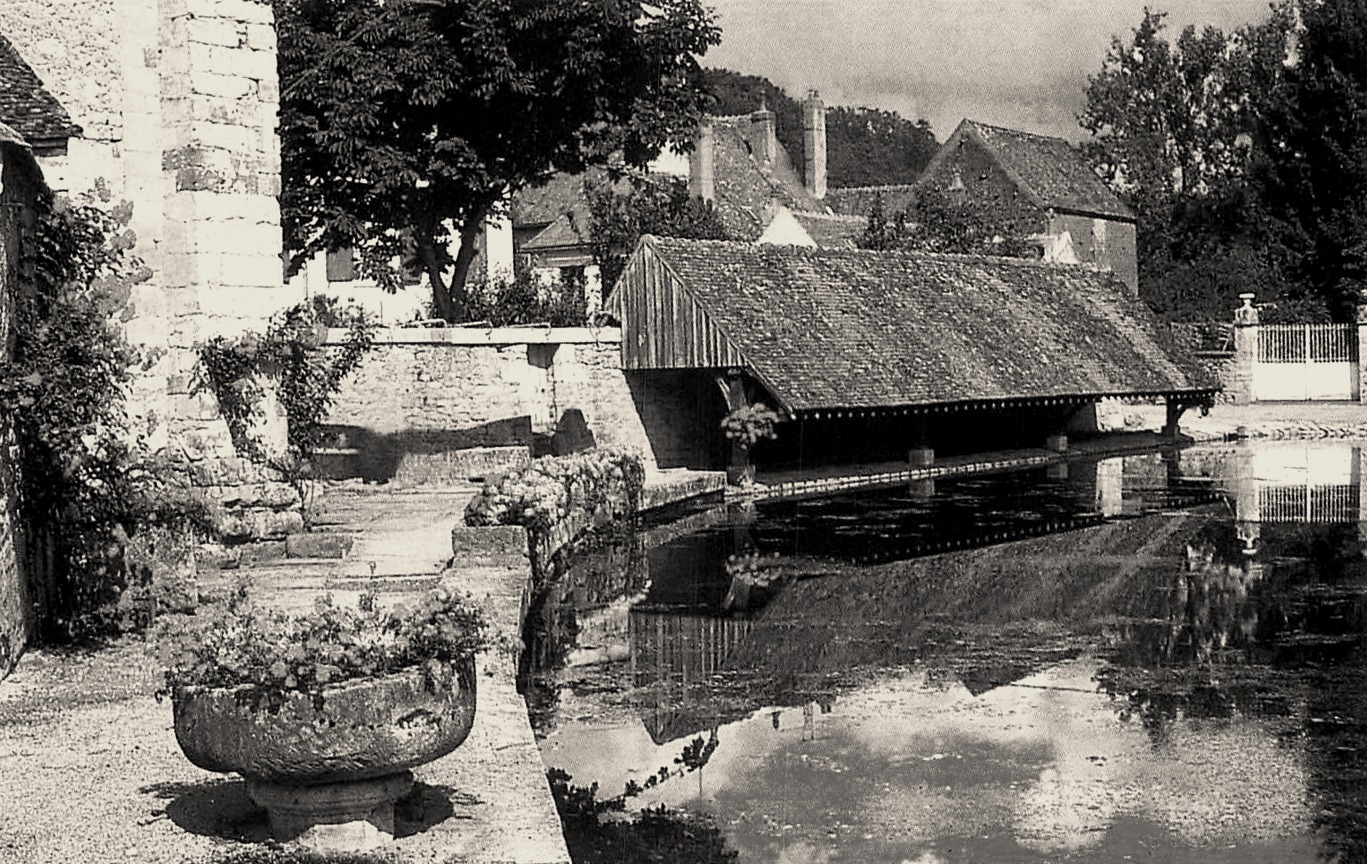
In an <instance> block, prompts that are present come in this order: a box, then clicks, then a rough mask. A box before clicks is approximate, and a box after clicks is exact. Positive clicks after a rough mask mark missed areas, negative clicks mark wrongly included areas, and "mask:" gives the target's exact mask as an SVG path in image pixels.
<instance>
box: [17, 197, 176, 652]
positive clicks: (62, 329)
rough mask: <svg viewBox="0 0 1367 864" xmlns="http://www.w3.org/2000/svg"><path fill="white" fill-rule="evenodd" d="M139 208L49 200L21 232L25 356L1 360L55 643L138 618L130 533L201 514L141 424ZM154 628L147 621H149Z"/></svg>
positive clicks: (34, 558) (91, 200) (92, 200)
mask: <svg viewBox="0 0 1367 864" xmlns="http://www.w3.org/2000/svg"><path fill="white" fill-rule="evenodd" d="M131 217H132V207H131V206H130V205H128V204H127V203H123V204H118V205H111V203H110V198H109V194H108V191H107V189H105V188H104V187H103V186H100V187H97V189H96V191H95V192H94V193H92V194H87V195H84V196H82V197H79V198H76V199H73V200H68V199H65V198H55V197H53V196H51V195H50V194H43V195H42V196H40V198H39V200H38V201H37V203H36V213H35V218H34V219H33V220H32V223H31V225H29V226H28V227H26V228H25V229H24V230H23V232H22V236H21V244H20V257H19V262H18V273H17V276H18V284H19V286H20V290H19V291H18V292H17V296H16V297H15V318H14V324H15V326H14V336H15V345H14V352H13V355H12V357H11V359H9V360H5V361H0V411H3V412H4V413H5V414H6V415H7V416H9V417H12V418H14V420H13V422H14V429H15V434H16V436H17V439H18V445H19V453H20V464H19V473H20V477H21V481H20V499H21V500H20V502H19V505H20V512H21V513H22V514H23V519H24V523H25V529H26V531H25V533H26V535H27V538H28V546H29V552H30V556H29V557H30V562H31V565H32V566H31V567H30V570H37V572H38V575H39V580H38V581H39V584H41V585H44V586H45V587H46V593H47V595H48V596H46V597H44V598H43V599H44V600H45V602H44V603H43V604H42V605H43V611H44V616H43V622H42V623H43V625H44V631H45V635H46V636H47V637H48V638H56V639H77V638H83V637H87V636H92V635H97V634H100V633H103V632H106V631H108V630H109V629H111V628H123V627H127V626H131V625H132V624H134V623H137V622H136V621H134V620H133V619H134V618H139V617H140V616H139V615H135V614H134V613H133V610H130V609H129V608H128V606H127V603H126V602H125V603H122V605H121V600H124V599H125V595H126V594H127V589H129V588H131V587H135V586H134V585H133V584H132V583H133V582H135V581H136V580H137V578H138V577H137V573H136V572H135V571H136V568H132V567H130V566H129V563H128V561H127V560H126V557H125V552H126V550H127V548H128V540H129V538H130V537H131V536H132V535H134V534H136V533H137V532H138V531H139V530H141V529H143V528H145V527H147V526H150V525H155V524H166V523H177V524H179V523H186V522H189V523H194V522H197V521H198V520H199V519H200V517H201V516H202V512H201V511H200V510H199V509H198V508H197V507H196V506H195V505H194V504H193V503H192V502H191V501H190V499H189V497H188V490H186V489H184V488H183V487H181V486H179V485H178V484H177V483H176V482H175V481H174V480H173V479H171V478H172V476H173V474H172V472H170V471H167V470H165V468H166V466H164V465H161V464H159V463H157V462H155V461H154V460H152V459H151V458H149V457H148V455H147V453H146V451H145V448H144V447H143V446H142V441H141V438H140V437H139V436H138V435H137V434H135V432H134V431H133V430H132V429H131V428H130V423H129V416H128V411H127V405H126V402H125V393H126V390H127V387H128V385H129V383H130V381H131V379H132V375H133V371H134V369H135V368H136V366H137V365H138V364H144V365H149V366H150V364H151V363H152V362H154V361H155V359H156V357H155V356H153V355H150V354H143V355H140V354H139V353H138V352H136V351H134V350H133V349H132V348H131V347H130V346H129V345H128V343H127V342H126V341H125V340H124V338H123V336H122V334H121V332H120V329H119V327H118V320H119V319H120V318H123V317H126V316H127V315H129V314H131V308H130V306H129V302H128V301H129V296H130V293H131V290H132V288H133V286H134V285H136V284H137V283H139V282H142V281H145V280H146V279H148V278H149V277H150V276H151V272H150V271H149V270H148V269H147V268H146V267H145V266H144V265H143V263H142V262H141V261H140V260H139V259H138V258H137V256H136V255H135V254H134V253H133V246H134V243H135V237H134V235H133V232H132V231H130V230H129V228H128V222H129V220H130V218H131ZM142 623H145V621H143V622H142Z"/></svg>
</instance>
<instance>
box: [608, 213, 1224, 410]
mask: <svg viewBox="0 0 1367 864" xmlns="http://www.w3.org/2000/svg"><path fill="white" fill-rule="evenodd" d="M648 245H649V246H650V247H651V248H652V249H653V250H654V254H656V255H658V256H659V258H660V259H661V260H662V261H663V262H664V263H665V265H666V266H667V267H668V268H669V269H670V270H671V271H672V272H673V273H675V274H676V275H677V276H678V278H679V280H680V281H681V282H682V286H683V288H684V290H686V291H687V292H689V293H690V294H691V295H692V296H693V297H695V298H696V299H697V301H698V302H699V303H700V304H701V305H702V307H703V308H704V310H705V311H706V313H707V314H708V316H709V318H710V319H711V321H713V322H714V324H715V326H716V327H717V328H718V329H719V330H721V331H722V332H723V333H724V334H725V336H726V337H727V338H728V339H729V340H730V341H731V342H732V344H733V345H734V346H735V348H736V349H737V350H738V351H739V353H740V354H741V355H743V356H744V357H745V358H746V360H747V362H748V365H749V366H750V368H751V369H752V371H753V372H754V374H755V375H756V377H757V378H758V379H759V380H760V381H761V382H763V383H764V384H765V385H766V386H767V387H768V388H769V389H770V390H771V391H772V392H773V395H774V397H775V398H777V399H778V400H779V401H780V402H781V403H782V404H783V405H784V406H785V407H786V408H788V409H789V410H793V411H801V410H812V409H826V408H859V407H885V406H899V405H924V404H935V403H947V402H962V401H972V400H990V399H1020V398H1033V397H1047V396H1104V395H1122V394H1136V393H1172V392H1189V391H1190V392H1198V391H1205V390H1212V389H1215V388H1216V387H1217V386H1218V385H1217V384H1215V382H1214V381H1212V380H1211V379H1210V378H1209V377H1208V376H1207V374H1206V373H1205V372H1204V371H1203V370H1202V368H1201V367H1200V366H1199V365H1198V364H1196V363H1195V362H1194V361H1193V360H1192V359H1191V357H1190V355H1188V354H1186V353H1185V352H1184V351H1183V350H1182V349H1181V348H1180V347H1178V346H1176V345H1175V344H1174V343H1173V342H1172V340H1171V337H1170V336H1169V335H1168V334H1167V331H1166V329H1165V328H1163V327H1161V326H1160V325H1159V324H1158V322H1157V321H1156V320H1155V319H1154V317H1153V315H1152V314H1151V313H1150V312H1149V311H1148V309H1147V308H1146V307H1145V306H1144V304H1143V303H1142V302H1141V301H1140V300H1138V299H1137V298H1135V297H1133V296H1131V295H1130V294H1129V292H1128V289H1127V288H1126V287H1125V286H1124V285H1123V284H1122V283H1120V282H1119V281H1118V280H1116V279H1115V278H1114V276H1112V275H1111V274H1110V273H1109V272H1106V271H1101V270H1098V269H1095V268H1092V267H1088V266H1079V265H1071V266H1070V265H1059V264H1048V263H1044V262H1038V261H1025V260H1020V259H1007V258H989V257H976V256H961V255H933V254H927V253H911V252H870V251H864V250H823V249H811V248H805V247H798V246H754V245H751V244H746V243H734V242H723V241H702V240H677V239H668V238H656V237H652V238H650V239H649V241H648ZM619 290H632V287H631V286H630V285H627V284H623V285H621V286H619ZM647 338H648V336H647Z"/></svg>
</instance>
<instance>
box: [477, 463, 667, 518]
mask: <svg viewBox="0 0 1367 864" xmlns="http://www.w3.org/2000/svg"><path fill="white" fill-rule="evenodd" d="M644 483H645V469H644V468H643V467H642V465H641V457H639V456H637V455H636V454H634V453H624V452H622V451H618V450H587V451H585V452H583V453H575V454H572V455H570V456H546V457H543V458H541V459H536V460H534V461H533V462H532V463H531V464H530V465H528V466H527V467H526V468H524V469H522V470H521V471H516V472H513V473H511V474H505V475H503V476H500V477H496V478H494V479H492V480H490V481H489V482H488V483H485V484H484V488H483V489H482V490H480V492H479V493H478V494H476V495H475V497H474V498H473V499H471V501H470V503H469V505H468V506H466V508H465V524H466V525H472V526H482V525H523V526H525V527H527V528H532V529H536V530H541V531H544V530H546V529H548V528H550V527H551V526H553V525H557V524H559V523H560V522H563V521H565V520H566V519H568V518H570V517H571V516H572V515H576V514H583V515H584V516H587V517H589V518H591V519H592V520H593V521H595V522H600V521H604V520H606V519H613V518H621V517H624V516H630V515H631V514H633V513H635V512H636V508H637V506H638V505H639V504H640V501H641V486H642V485H644Z"/></svg>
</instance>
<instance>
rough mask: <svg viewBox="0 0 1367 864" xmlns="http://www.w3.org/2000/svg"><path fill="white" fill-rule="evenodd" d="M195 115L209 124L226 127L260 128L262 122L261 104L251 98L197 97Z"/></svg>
mask: <svg viewBox="0 0 1367 864" xmlns="http://www.w3.org/2000/svg"><path fill="white" fill-rule="evenodd" d="M195 113H196V114H197V115H199V116H200V117H204V118H205V119H207V120H209V122H211V123H223V124H225V125H228V126H249V127H260V126H261V125H263V121H264V117H263V112H262V110H261V103H259V102H257V101H256V100H255V99H253V98H251V97H247V98H245V99H228V98H226V97H223V96H209V95H202V96H198V97H196V99H195Z"/></svg>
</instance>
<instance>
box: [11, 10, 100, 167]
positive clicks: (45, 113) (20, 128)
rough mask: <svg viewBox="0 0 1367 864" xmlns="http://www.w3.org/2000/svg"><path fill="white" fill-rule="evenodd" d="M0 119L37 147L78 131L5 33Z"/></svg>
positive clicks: (72, 135)
mask: <svg viewBox="0 0 1367 864" xmlns="http://www.w3.org/2000/svg"><path fill="white" fill-rule="evenodd" d="M0 121H3V122H4V123H5V124H7V125H9V126H10V127H12V128H13V130H14V131H16V132H18V133H19V134H20V135H21V136H23V138H24V140H26V141H27V142H28V143H29V144H31V145H33V146H38V147H41V146H43V145H45V144H49V143H54V142H59V141H60V142H65V140H66V139H67V138H71V137H74V136H76V135H79V134H81V129H80V127H79V126H76V125H75V124H74V123H72V122H71V117H70V116H69V115H68V114H67V113H66V109H65V108H63V107H62V104H61V103H60V102H58V101H57V100H56V99H55V98H54V97H53V96H52V94H51V93H49V92H47V90H45V89H44V88H43V82H42V81H40V80H39V78H38V76H37V75H36V74H35V73H34V71H33V69H32V68H30V67H29V65H28V64H27V63H25V62H24V58H22V57H20V56H19V52H18V51H16V50H15V48H14V46H13V45H11V44H10V41H9V40H8V39H6V38H5V37H4V36H0Z"/></svg>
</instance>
